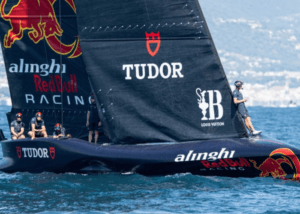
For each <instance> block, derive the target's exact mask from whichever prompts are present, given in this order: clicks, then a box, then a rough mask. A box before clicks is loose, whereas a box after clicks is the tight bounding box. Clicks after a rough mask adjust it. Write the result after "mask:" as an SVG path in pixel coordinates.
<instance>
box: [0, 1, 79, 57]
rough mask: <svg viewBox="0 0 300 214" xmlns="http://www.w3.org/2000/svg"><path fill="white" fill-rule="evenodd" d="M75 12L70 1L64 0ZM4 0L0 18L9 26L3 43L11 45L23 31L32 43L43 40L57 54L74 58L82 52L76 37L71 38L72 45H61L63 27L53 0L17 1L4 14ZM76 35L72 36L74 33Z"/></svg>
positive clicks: (20, 37)
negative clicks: (7, 22)
mask: <svg viewBox="0 0 300 214" xmlns="http://www.w3.org/2000/svg"><path fill="white" fill-rule="evenodd" d="M65 1H66V3H67V4H68V5H69V6H70V7H71V8H72V10H73V12H74V13H75V14H76V8H75V4H74V1H73V0H65ZM6 2H7V0H2V1H1V5H0V9H1V17H2V18H3V19H4V20H5V21H9V22H10V25H11V28H10V29H9V30H8V32H7V34H5V36H4V40H3V46H4V47H5V48H11V47H12V45H13V44H14V43H15V41H16V40H21V39H22V38H23V35H24V34H25V33H27V34H28V37H29V39H30V40H32V41H33V42H34V43H35V44H38V43H39V42H40V41H42V40H43V39H45V41H46V42H47V44H48V45H49V47H50V48H51V49H52V50H53V51H54V52H56V53H57V54H61V55H67V54H69V58H76V57H78V56H80V55H81V49H80V45H79V39H74V41H73V43H71V44H64V43H63V42H61V39H60V37H61V36H63V29H62V28H61V26H60V23H59V22H58V20H57V17H56V14H55V11H54V3H55V2H56V0H42V1H41V0H30V1H28V0H19V1H18V3H17V4H16V5H14V6H13V7H12V8H11V9H10V11H9V12H8V13H5V10H4V8H5V6H6ZM74 36H75V35H74Z"/></svg>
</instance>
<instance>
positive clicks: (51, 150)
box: [49, 147, 55, 160]
mask: <svg viewBox="0 0 300 214" xmlns="http://www.w3.org/2000/svg"><path fill="white" fill-rule="evenodd" d="M49 149H50V157H51V158H52V159H53V160H54V158H55V147H49Z"/></svg>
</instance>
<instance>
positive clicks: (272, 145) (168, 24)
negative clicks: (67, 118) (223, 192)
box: [0, 0, 300, 180]
mask: <svg viewBox="0 0 300 214" xmlns="http://www.w3.org/2000/svg"><path fill="white" fill-rule="evenodd" d="M69 2H70V1H69ZM75 3H76V4H75V5H74V6H76V17H77V30H78V35H79V39H80V47H81V51H82V57H83V61H84V65H85V70H86V73H87V75H88V77H89V81H90V83H91V87H92V90H93V92H94V95H95V96H96V100H97V106H98V110H99V111H98V112H99V115H100V118H101V121H102V124H103V129H104V132H105V133H106V135H107V136H108V137H109V141H108V142H105V144H101V145H95V144H91V143H88V142H86V141H83V140H79V139H75V138H68V139H65V138H64V139H50V138H40V139H36V140H33V141H31V140H28V139H22V140H17V141H11V140H9V141H2V150H3V160H2V161H1V164H0V169H1V170H2V171H4V172H16V171H21V172H23V171H28V172H32V173H38V172H43V171H50V172H56V173H63V172H76V173H88V172H100V173H108V172H117V173H125V172H131V173H140V174H143V175H169V174H175V173H192V174H195V175H215V176H230V177H257V176H261V177H266V176H272V177H274V178H280V179H291V180H299V179H300V175H299V171H300V162H299V158H298V157H299V156H300V150H299V149H297V148H294V147H292V146H289V145H286V144H283V143H281V142H278V141H276V140H272V139H268V138H266V137H263V136H255V137H251V136H248V134H247V131H246V129H245V126H244V124H243V122H242V120H241V118H240V115H239V114H238V113H237V111H236V107H235V105H234V104H233V99H232V93H231V90H230V87H229V84H228V81H227V78H226V75H225V72H224V69H223V67H222V64H221V62H220V59H219V56H218V53H217V51H216V48H215V46H214V43H213V40H212V37H211V35H210V32H209V29H208V26H207V23H206V21H205V19H204V15H203V13H202V10H201V7H200V5H199V2H198V1H197V0H186V1H181V0H173V1H169V0H151V1H150V0H145V1H135V0H127V1H121V0H111V1H98V0H90V1H89V3H88V4H87V3H86V1H82V0H78V1H76V2H75ZM91 5H93V6H92V7H91Z"/></svg>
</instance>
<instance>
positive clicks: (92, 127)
mask: <svg viewBox="0 0 300 214" xmlns="http://www.w3.org/2000/svg"><path fill="white" fill-rule="evenodd" d="M88 111H89V112H90V118H89V131H98V124H99V122H100V117H99V115H98V108H97V105H96V103H92V104H90V105H89V110H88Z"/></svg>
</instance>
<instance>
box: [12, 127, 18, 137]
mask: <svg viewBox="0 0 300 214" xmlns="http://www.w3.org/2000/svg"><path fill="white" fill-rule="evenodd" d="M10 132H11V133H12V134H13V136H16V137H17V136H18V134H17V133H16V132H15V127H11V128H10Z"/></svg>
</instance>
